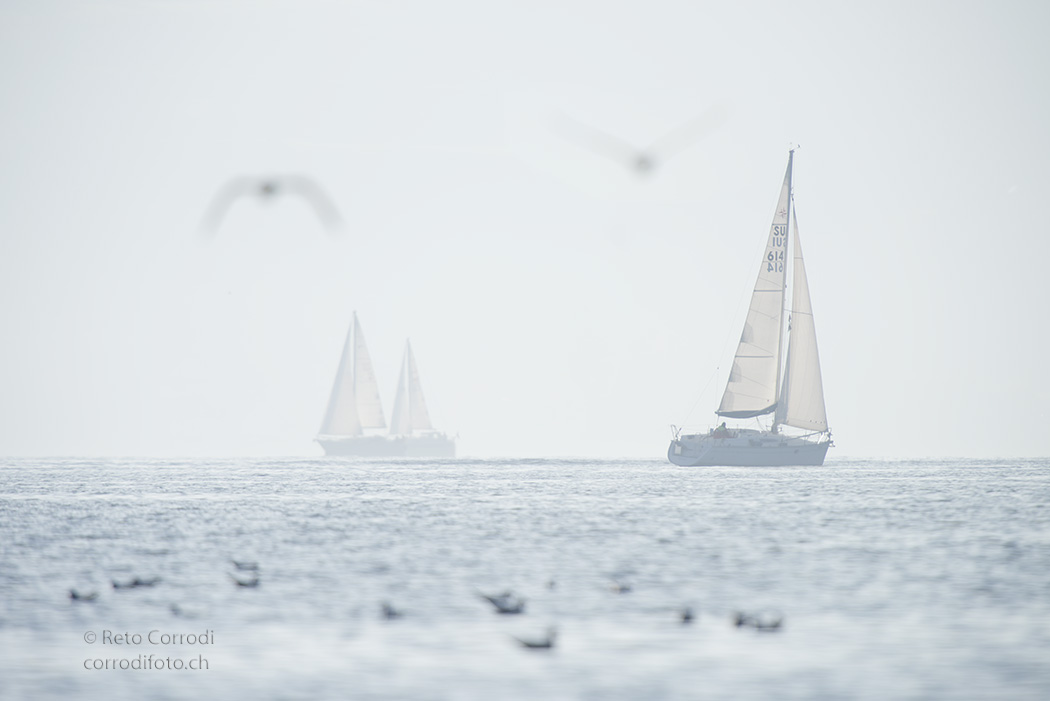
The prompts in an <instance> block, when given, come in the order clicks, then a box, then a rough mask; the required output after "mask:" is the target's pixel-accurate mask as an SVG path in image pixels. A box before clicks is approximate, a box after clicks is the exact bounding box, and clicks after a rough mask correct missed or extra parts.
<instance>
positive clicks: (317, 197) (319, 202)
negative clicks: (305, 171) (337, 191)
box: [280, 175, 343, 231]
mask: <svg viewBox="0 0 1050 701" xmlns="http://www.w3.org/2000/svg"><path fill="white" fill-rule="evenodd" d="M280 183H281V188H282V189H283V190H284V191H285V192H288V193H291V194H293V195H299V196H300V197H302V198H303V199H305V200H306V201H307V202H309V203H310V204H311V205H312V206H313V208H314V211H315V212H317V216H318V217H319V218H320V219H321V222H322V223H323V224H324V225H325V226H326V227H327V228H328V230H329V231H335V230H337V229H339V228H341V227H342V224H343V220H342V218H341V217H340V216H339V210H337V209H336V208H335V204H333V203H332V200H331V199H330V198H329V197H328V195H327V194H326V193H325V191H324V190H322V189H321V186H320V185H318V184H317V183H316V182H315V181H314V180H313V179H312V178H308V177H306V176H304V175H288V176H285V177H283V178H281V179H280Z"/></svg>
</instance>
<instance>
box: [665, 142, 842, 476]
mask: <svg viewBox="0 0 1050 701" xmlns="http://www.w3.org/2000/svg"><path fill="white" fill-rule="evenodd" d="M794 155H795V152H794V151H791V153H790V154H789V155H788V166H787V172H786V173H785V175H784V184H783V186H782V187H781V190H780V200H779V201H778V203H777V212H776V215H775V216H774V218H773V224H772V226H771V227H770V230H769V239H768V241H767V243H766V248H765V250H764V251H763V256H762V267H761V268H760V270H759V273H758V280H757V281H756V282H755V289H754V292H753V293H752V296H751V306H750V308H749V309H748V313H747V319H746V320H745V322H744V330H743V333H741V335H740V344H739V345H738V347H737V351H736V356H735V357H734V359H733V366H732V369H731V370H730V373H729V381H728V382H727V383H726V389H725V392H724V394H723V395H722V402H721V404H720V405H719V407H718V410H717V411H716V412H715V413H716V414H718V415H719V416H721V417H725V418H728V419H749V418H755V417H760V416H767V415H772V418H773V421H772V424H771V425H770V426H769V428H768V429H766V428H760V429H753V428H728V427H726V424H725V422H724V421H723V422H722V424H721V425H720V426H719V427H718V428H714V429H711V430H710V431H708V432H707V433H694V434H684V435H683V434H682V433H681V432H680V431H676V432H675V436H674V438H673V440H672V441H671V445H670V447H669V448H668V450H667V458H668V460H670V461H671V462H672V463H674V464H676V465H684V466H701V465H742V466H760V465H823V464H824V457H825V455H827V452H828V448H829V447H830V446H831V445H832V442H831V431H830V430H829V429H828V420H827V415H826V412H825V408H824V387H823V383H822V381H821V377H820V358H819V356H818V354H817V336H816V331H815V329H814V325H813V309H812V306H811V304H810V298H809V283H808V282H807V280H806V267H805V263H804V262H803V260H802V246H801V244H800V243H799V237H798V222H797V221H796V220H795V219H794V217H793V216H792V215H793V212H792V204H793V200H792V196H791V167H792V162H793V160H794ZM792 222H793V223H794V226H793V227H792V226H791V224H792ZM789 233H790V234H792V247H793V249H794V266H793V271H792V276H793V281H792V299H791V309H790V312H789V316H788V319H787V321H788V329H787V334H786V335H787V344H786V346H787V354H786V355H787V357H786V359H785V358H783V352H782V349H783V348H784V345H785V344H784V340H785V330H784V318H783V316H784V315H783V312H784V301H785V298H786V292H787V286H788V275H787V269H788V266H787V265H786V262H787V251H788V235H789ZM784 426H791V427H793V428H796V429H801V430H802V431H803V432H804V433H801V434H787V433H784V432H783V430H782V428H783V427H784Z"/></svg>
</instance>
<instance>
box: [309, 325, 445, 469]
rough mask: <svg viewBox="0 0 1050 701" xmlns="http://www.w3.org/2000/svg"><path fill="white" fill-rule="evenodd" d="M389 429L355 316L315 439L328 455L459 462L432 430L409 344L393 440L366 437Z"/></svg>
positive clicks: (393, 421)
mask: <svg viewBox="0 0 1050 701" xmlns="http://www.w3.org/2000/svg"><path fill="white" fill-rule="evenodd" d="M383 428H386V421H385V420H384V419H383V406H382V403H381V402H380V399H379V385H378V383H377V382H376V377H375V372H374V371H373V370H372V360H371V358H370V357H369V355H368V347H367V346H366V345H365V337H364V333H362V331H361V324H360V322H359V321H358V320H357V312H354V318H353V322H352V323H351V324H350V329H349V331H347V335H346V342H345V344H344V345H343V355H342V357H341V358H340V360H339V369H338V370H337V371H336V375H335V383H334V384H333V386H332V394H331V395H330V397H329V399H328V409H327V411H326V412H325V417H324V421H323V422H322V423H321V431H320V433H319V434H318V436H317V438H316V440H317V442H318V443H320V444H321V447H322V448H324V451H325V453H326V454H328V455H342V456H356V457H399V456H400V457H455V454H456V441H455V439H454V438H449V437H448V436H446V435H445V434H443V433H439V432H437V431H435V430H433V428H432V427H431V425H430V414H429V412H428V411H427V407H426V403H425V402H424V400H423V389H422V386H421V385H420V382H419V371H418V370H417V369H416V361H415V358H414V356H413V355H412V347H411V345H409V344H408V342H406V343H405V358H404V360H403V362H402V368H401V379H400V380H399V383H398V390H397V398H396V399H395V400H394V415H393V417H392V418H391V422H390V433H389V435H386V436H384V435H381V434H377V433H374V432H367V433H366V429H372V430H373V431H375V430H381V429H383Z"/></svg>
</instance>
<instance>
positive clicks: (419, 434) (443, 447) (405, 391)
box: [390, 340, 456, 458]
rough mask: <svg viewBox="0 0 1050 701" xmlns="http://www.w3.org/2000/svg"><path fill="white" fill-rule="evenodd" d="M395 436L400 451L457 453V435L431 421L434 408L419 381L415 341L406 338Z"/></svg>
mask: <svg viewBox="0 0 1050 701" xmlns="http://www.w3.org/2000/svg"><path fill="white" fill-rule="evenodd" d="M390 436H391V439H392V440H393V441H394V442H395V443H396V444H397V445H398V446H400V447H401V451H402V452H399V453H398V454H399V455H405V456H410V457H448V458H452V457H455V456H456V439H455V438H449V437H448V436H446V435H445V434H444V433H440V432H438V431H435V430H434V427H433V426H432V425H431V423H430V412H428V411H427V403H426V401H425V400H424V399H423V386H422V385H421V384H420V382H419V370H418V369H417V368H416V358H415V356H414V355H413V354H412V344H411V343H410V342H409V341H407V340H406V341H405V356H404V358H403V359H402V361H401V374H400V375H399V377H398V382H397V396H396V397H395V398H394V413H393V416H391V417H390Z"/></svg>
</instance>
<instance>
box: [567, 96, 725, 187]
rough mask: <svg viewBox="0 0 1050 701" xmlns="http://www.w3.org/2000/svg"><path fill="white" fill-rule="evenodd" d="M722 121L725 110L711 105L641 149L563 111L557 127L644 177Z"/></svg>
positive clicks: (587, 147) (568, 135)
mask: <svg viewBox="0 0 1050 701" xmlns="http://www.w3.org/2000/svg"><path fill="white" fill-rule="evenodd" d="M721 122H722V111H721V110H720V109H718V108H711V109H709V110H707V111H706V112H704V113H703V114H700V115H698V116H696V117H693V118H692V119H690V120H689V121H687V122H685V123H683V124H680V125H679V126H677V127H675V128H674V129H672V130H671V131H669V132H667V133H666V134H664V135H663V136H661V137H660V138H659V139H657V140H656V141H653V142H652V143H651V144H649V146H646V147H645V148H639V147H637V146H635V145H634V144H631V143H628V142H627V141H626V140H624V139H621V138H620V137H618V136H613V135H612V134H610V133H608V132H606V131H604V130H602V129H599V128H597V127H592V126H590V125H587V124H584V123H583V122H580V121H578V120H576V119H573V118H572V117H569V116H568V115H564V114H563V115H561V116H560V117H558V118H557V119H556V120H555V122H554V129H555V131H557V132H559V133H560V134H561V135H562V136H564V137H565V138H567V139H569V140H570V141H573V142H575V143H576V144H577V145H578V146H580V147H581V148H585V149H588V150H590V151H593V152H594V153H596V154H598V155H599V156H605V157H606V158H610V159H612V160H613V161H616V162H617V163H620V164H621V165H624V166H626V167H627V168H629V169H631V170H633V171H634V173H635V175H637V176H639V177H645V176H648V175H651V174H652V173H653V172H654V171H655V170H656V169H657V168H658V167H660V166H662V165H663V164H664V163H665V162H667V161H668V160H669V159H670V158H671V157H672V156H675V155H677V154H679V153H681V152H682V151H684V150H685V149H686V148H688V147H689V146H692V145H693V144H694V143H695V142H697V141H699V140H700V138H701V137H703V136H705V135H707V134H708V133H709V132H710V131H712V130H713V129H714V128H715V127H717V126H718V125H719V124H720V123H721Z"/></svg>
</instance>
